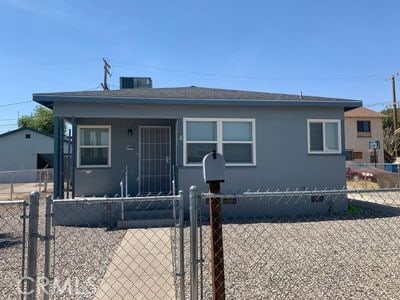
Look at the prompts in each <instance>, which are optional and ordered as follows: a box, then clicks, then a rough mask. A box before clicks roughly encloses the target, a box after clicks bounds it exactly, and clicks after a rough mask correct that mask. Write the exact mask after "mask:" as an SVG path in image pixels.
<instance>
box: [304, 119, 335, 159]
mask: <svg viewBox="0 0 400 300" xmlns="http://www.w3.org/2000/svg"><path fill="white" fill-rule="evenodd" d="M311 123H320V124H322V145H323V150H322V151H312V150H311V144H310V124H311ZM326 123H335V124H337V128H338V136H337V138H338V149H337V150H331V149H327V147H326V140H325V138H326V137H325V125H326ZM341 124H342V123H341V120H340V119H308V120H307V150H308V154H341V153H342V129H341Z"/></svg>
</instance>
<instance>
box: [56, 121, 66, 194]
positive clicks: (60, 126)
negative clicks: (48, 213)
mask: <svg viewBox="0 0 400 300" xmlns="http://www.w3.org/2000/svg"><path fill="white" fill-rule="evenodd" d="M63 171H64V119H63V118H61V117H54V192H53V194H54V198H55V199H62V198H64V172H63Z"/></svg>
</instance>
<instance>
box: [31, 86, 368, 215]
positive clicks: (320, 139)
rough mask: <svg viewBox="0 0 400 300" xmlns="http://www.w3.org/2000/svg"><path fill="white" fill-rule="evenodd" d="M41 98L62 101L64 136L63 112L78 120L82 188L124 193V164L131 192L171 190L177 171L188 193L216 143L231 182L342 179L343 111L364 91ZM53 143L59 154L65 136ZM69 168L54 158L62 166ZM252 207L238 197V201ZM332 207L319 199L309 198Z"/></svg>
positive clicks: (243, 185)
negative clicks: (348, 95)
mask: <svg viewBox="0 0 400 300" xmlns="http://www.w3.org/2000/svg"><path fill="white" fill-rule="evenodd" d="M33 100H34V101H36V102H38V103H40V104H42V105H44V106H46V107H48V108H50V109H52V110H53V111H54V115H55V120H56V130H55V132H56V133H55V134H56V139H59V140H60V139H61V136H62V128H63V124H64V120H66V121H68V122H70V123H71V124H72V128H73V147H72V148H73V158H74V162H73V165H74V172H73V176H74V179H73V194H74V195H76V196H81V195H86V196H88V195H97V196H103V195H114V194H116V193H118V192H119V189H120V186H119V182H120V179H121V174H122V172H123V170H124V168H125V166H127V167H128V170H129V179H130V180H129V194H131V195H137V194H139V193H140V194H147V193H159V192H161V193H168V192H170V191H171V190H172V186H171V184H172V179H175V182H176V190H183V191H185V192H186V195H187V194H188V190H189V187H190V186H191V185H197V186H198V187H199V190H200V191H207V186H206V185H205V184H204V183H203V179H202V168H201V160H202V158H203V156H204V155H205V154H207V153H209V152H211V151H212V150H213V149H215V150H217V151H218V152H219V153H221V154H223V155H224V157H225V160H226V162H227V165H226V181H225V183H223V184H222V191H223V192H238V191H246V190H248V189H250V190H257V189H264V190H266V189H270V190H275V189H278V188H279V189H306V188H328V189H337V188H343V186H345V171H344V170H345V150H344V145H345V143H344V126H343V122H344V112H345V111H347V110H350V109H353V108H356V107H360V106H362V102H361V101H357V100H348V99H336V98H326V97H314V96H302V95H288V94H275V93H263V92H249V91H239V90H226V89H214V88H201V87H195V86H191V87H179V88H137V89H119V90H111V91H83V92H62V93H40V94H34V95H33ZM55 151H56V154H57V153H58V155H56V160H57V157H58V159H59V160H60V157H61V156H60V155H59V154H60V153H62V152H63V149H62V143H60V142H58V143H57V142H56V149H55ZM61 168H62V164H61V163H60V162H58V163H55V170H56V172H55V173H56V174H55V175H56V176H59V177H60V176H61V175H60V174H62V172H61V171H62V170H61ZM57 174H58V175H57ZM57 181H58V182H59V183H57ZM60 182H62V179H61V178H58V179H57V178H56V179H55V197H63V186H62V184H61V183H60ZM313 205H314V206H313ZM248 207H250V206H249V204H247V203H236V204H235V205H232V208H230V209H232V210H233V211H241V210H243V208H248ZM253 209H254V208H253ZM326 209H327V206H326V205H325V204H320V203H319V204H314V203H310V204H309V205H306V206H304V205H303V206H302V208H301V210H304V211H313V210H316V211H323V210H326Z"/></svg>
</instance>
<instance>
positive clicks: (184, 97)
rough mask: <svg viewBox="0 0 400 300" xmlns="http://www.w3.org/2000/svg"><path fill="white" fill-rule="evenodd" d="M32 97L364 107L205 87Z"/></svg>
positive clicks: (331, 100) (49, 100) (35, 97)
mask: <svg viewBox="0 0 400 300" xmlns="http://www.w3.org/2000/svg"><path fill="white" fill-rule="evenodd" d="M33 100H34V101H36V102H38V103H40V104H42V105H44V106H47V107H48V108H53V104H54V102H64V103H72V102H76V103H92V104H93V103H96V104H106V103H112V104H136V105H209V106H210V105H227V106H230V105H233V106H309V107H311V106H313V107H317V106H318V107H342V108H344V110H349V109H353V108H356V107H360V106H362V102H361V101H359V100H350V99H339V98H328V97H317V96H302V95H290V94H278V93H264V92H251V91H239V90H227V89H215V88H202V87H195V86H191V87H176V88H139V89H122V90H112V91H82V92H64V93H41V94H33Z"/></svg>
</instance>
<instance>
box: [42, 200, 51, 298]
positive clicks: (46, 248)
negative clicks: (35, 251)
mask: <svg viewBox="0 0 400 300" xmlns="http://www.w3.org/2000/svg"><path fill="white" fill-rule="evenodd" d="M52 205H53V199H51V196H47V197H46V224H45V229H44V230H45V233H44V278H45V279H44V280H45V281H44V287H43V288H44V291H43V293H44V295H43V299H44V300H47V299H49V293H50V289H49V288H50V241H51V240H52V236H51V225H52V218H53V210H52Z"/></svg>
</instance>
